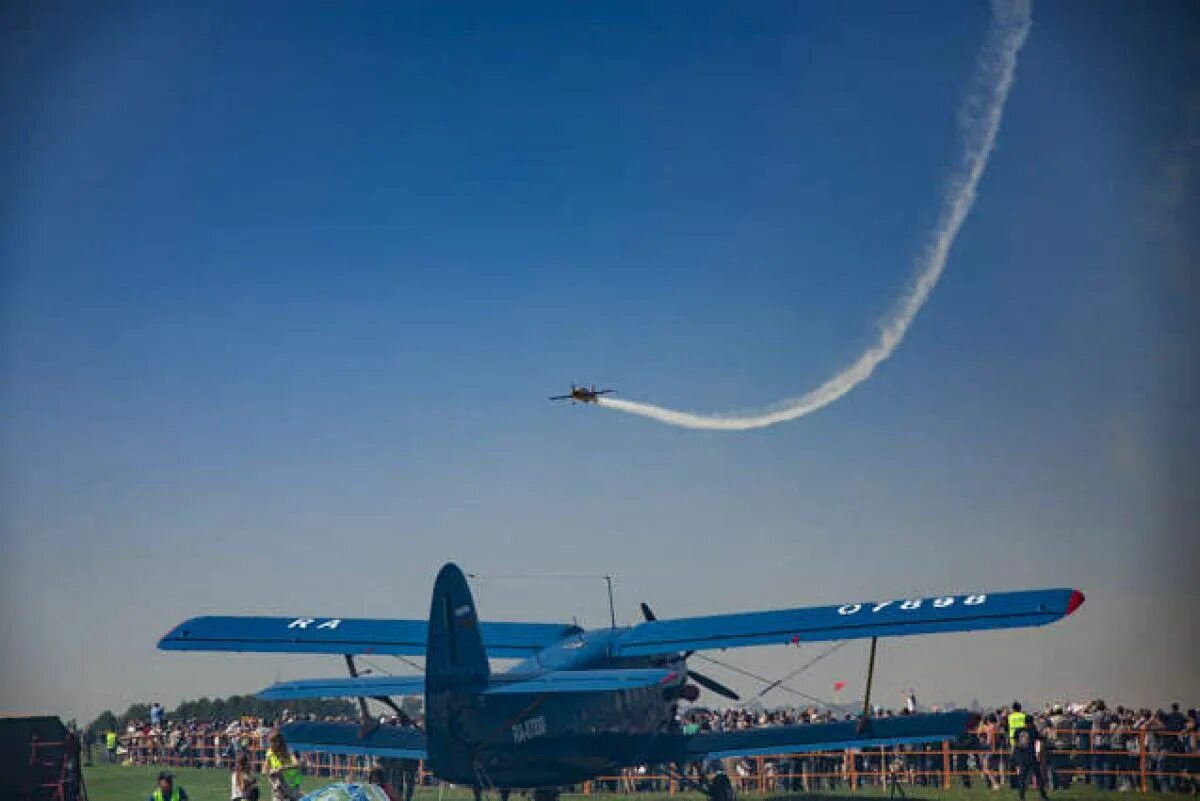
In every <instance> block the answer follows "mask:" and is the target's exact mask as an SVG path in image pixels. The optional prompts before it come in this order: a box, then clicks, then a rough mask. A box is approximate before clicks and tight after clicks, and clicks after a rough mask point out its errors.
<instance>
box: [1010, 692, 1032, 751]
mask: <svg viewBox="0 0 1200 801" xmlns="http://www.w3.org/2000/svg"><path fill="white" fill-rule="evenodd" d="M1028 719H1029V716H1028V715H1026V714H1025V713H1024V712H1022V711H1021V704H1020V702H1019V701H1013V705H1012V712H1009V713H1008V747H1009V749H1010V750H1011V749H1012V748H1015V747H1016V744H1017V732H1019V731H1020V730H1021V729H1023V728H1025V723H1026V721H1027V720H1028Z"/></svg>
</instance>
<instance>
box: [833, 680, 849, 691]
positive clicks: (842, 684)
mask: <svg viewBox="0 0 1200 801" xmlns="http://www.w3.org/2000/svg"><path fill="white" fill-rule="evenodd" d="M845 686H846V682H844V681H835V682H834V683H833V691H834V692H835V693H836V692H841V691H842V688H843V687H845Z"/></svg>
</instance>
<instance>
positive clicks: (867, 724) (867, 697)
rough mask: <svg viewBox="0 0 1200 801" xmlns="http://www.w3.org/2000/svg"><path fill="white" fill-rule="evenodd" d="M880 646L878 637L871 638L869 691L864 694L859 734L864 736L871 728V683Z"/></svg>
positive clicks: (868, 670) (868, 672)
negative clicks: (876, 649) (876, 648)
mask: <svg viewBox="0 0 1200 801" xmlns="http://www.w3.org/2000/svg"><path fill="white" fill-rule="evenodd" d="M878 644H879V638H878V637H872V638H871V655H870V656H869V657H868V658H867V691H866V692H865V693H863V710H862V717H861V718H859V721H858V733H859V734H862V733H863V732H865V731H866V730H867V729H869V728H871V683H872V681H873V680H874V678H875V647H876V646H877V645H878Z"/></svg>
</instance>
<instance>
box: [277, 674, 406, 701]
mask: <svg viewBox="0 0 1200 801" xmlns="http://www.w3.org/2000/svg"><path fill="white" fill-rule="evenodd" d="M424 694H425V677H424V676H360V677H357V678H349V677H341V678H336V679H297V680H295V681H281V682H279V683H278V684H272V685H271V686H270V687H268V688H266V689H265V690H260V691H259V692H258V693H257V696H258V697H259V698H262V699H263V700H264V701H294V700H298V699H302V698H378V697H380V696H394V695H395V696H405V695H424Z"/></svg>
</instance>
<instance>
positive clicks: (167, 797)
mask: <svg viewBox="0 0 1200 801" xmlns="http://www.w3.org/2000/svg"><path fill="white" fill-rule="evenodd" d="M149 801H188V794H187V790H184V789H183V788H182V787H180V786H179V785H177V784H175V777H174V776H172V775H171V774H170V773H169V772H167V771H165V770H164V771H162V772H161V773H159V774H158V786H157V787H155V788H154V792H152V793H151V794H150V799H149Z"/></svg>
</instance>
